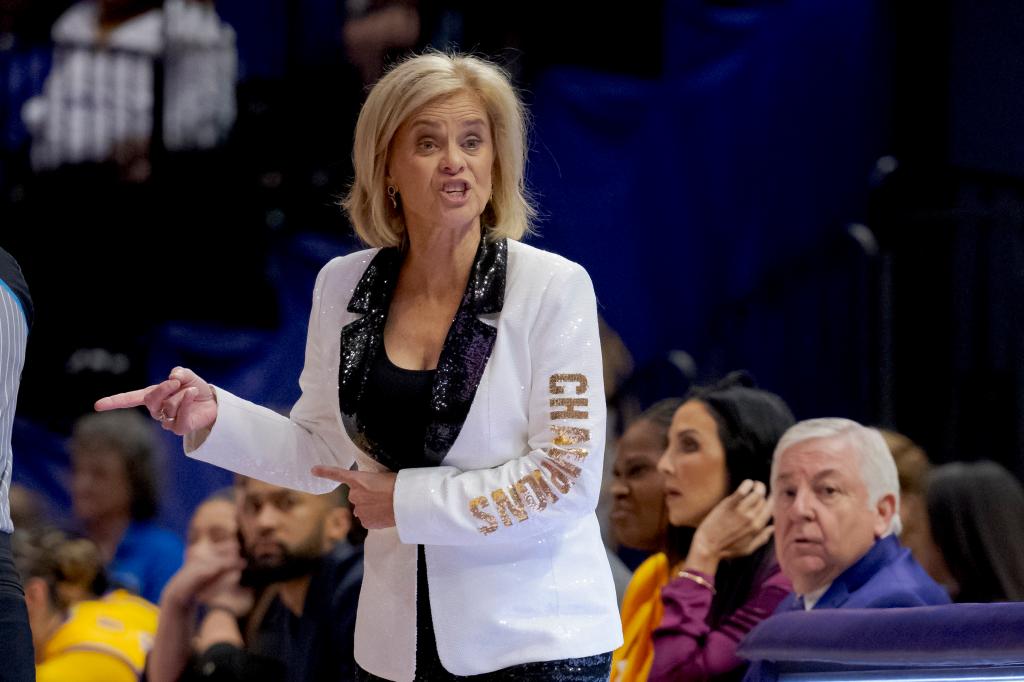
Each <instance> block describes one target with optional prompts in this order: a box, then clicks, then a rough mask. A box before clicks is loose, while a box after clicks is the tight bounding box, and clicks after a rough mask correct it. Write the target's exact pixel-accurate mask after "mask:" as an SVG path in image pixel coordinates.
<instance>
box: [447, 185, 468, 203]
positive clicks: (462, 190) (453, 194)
mask: <svg viewBox="0 0 1024 682" xmlns="http://www.w3.org/2000/svg"><path fill="white" fill-rule="evenodd" d="M468 191H469V184H468V183H465V182H446V183H444V187H442V188H441V192H442V193H443V194H444V195H446V196H448V197H450V198H452V199H461V198H462V197H464V196H466V193H467V192H468Z"/></svg>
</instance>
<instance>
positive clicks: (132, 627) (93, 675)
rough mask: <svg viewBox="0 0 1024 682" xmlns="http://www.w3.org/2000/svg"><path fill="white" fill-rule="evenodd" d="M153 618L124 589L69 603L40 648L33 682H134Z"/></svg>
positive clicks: (148, 642) (149, 645)
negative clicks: (62, 616)
mask: <svg viewBox="0 0 1024 682" xmlns="http://www.w3.org/2000/svg"><path fill="white" fill-rule="evenodd" d="M157 613H158V610H157V607H156V606H154V605H153V604H151V603H149V602H148V601H146V600H145V599H142V598H141V597H136V596H134V595H132V594H129V593H128V592H125V591H124V590H115V591H114V592H111V593H110V594H108V595H107V596H105V597H103V598H102V599H95V600H89V601H83V602H79V603H78V604H75V605H74V606H73V607H71V611H70V612H69V613H68V619H67V620H66V621H65V622H64V624H63V625H61V626H60V628H59V629H58V630H57V632H56V634H54V636H53V637H52V638H51V639H50V641H49V642H47V643H46V646H45V647H44V648H43V657H42V662H41V663H40V664H39V665H37V666H36V680H37V682H122V681H123V682H135V681H136V680H138V679H139V675H141V674H142V669H143V667H144V666H145V664H146V654H147V653H149V650H150V649H151V648H152V646H153V637H154V636H155V635H156V622H157Z"/></svg>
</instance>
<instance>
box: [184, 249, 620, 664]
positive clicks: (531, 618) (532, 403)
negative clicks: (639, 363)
mask: <svg viewBox="0 0 1024 682" xmlns="http://www.w3.org/2000/svg"><path fill="white" fill-rule="evenodd" d="M400 265H401V255H400V254H399V253H398V251H397V250H395V249H383V250H378V249H371V250H367V251H361V252H358V253H353V254H350V255H347V256H344V257H341V258H336V259H334V260H332V261H331V262H330V263H328V264H327V265H326V266H325V267H324V269H323V270H322V271H321V272H320V275H319V277H318V278H317V282H316V288H315V289H314V294H313V308H312V313H311V315H310V321H309V332H308V337H307V344H306V358H305V367H304V369H303V371H302V376H301V378H300V380H299V383H300V385H301V388H302V397H301V398H300V399H299V401H298V402H297V403H296V404H295V407H294V408H293V410H292V413H291V418H290V419H286V418H284V417H281V416H280V415H278V414H276V413H274V412H273V411H270V410H267V409H265V408H262V407H259V406H257V405H254V404H252V403H250V402H247V401H244V400H242V399H240V398H238V397H235V396H233V395H231V394H230V393H228V392H227V391H224V390H222V389H219V388H218V389H217V391H218V393H217V395H218V404H219V408H218V417H217V422H216V424H215V425H214V427H213V430H212V432H211V433H210V435H209V437H208V438H207V439H206V441H205V442H204V443H203V444H202V446H201V447H199V448H194V449H193V448H192V447H191V445H192V444H191V443H190V441H189V439H186V443H185V445H186V451H188V453H189V455H190V456H192V457H194V458H196V459H200V460H203V461H205V462H210V463H212V464H216V465H218V466H222V467H225V468H228V469H231V470H233V471H236V472H239V473H242V474H245V475H248V476H252V477H255V478H258V479H262V480H266V481H269V482H271V483H275V484H278V485H282V486H288V487H292V488H297V489H301V490H306V491H309V492H314V493H323V492H327V491H328V490H330V489H331V488H333V487H334V485H333V484H332V483H331V482H330V481H325V480H324V479H320V478H316V477H314V476H312V475H311V474H310V468H311V467H312V466H313V465H315V464H328V465H334V466H339V467H351V466H352V465H353V463H355V464H357V465H358V467H359V468H360V469H363V470H370V471H380V470H383V468H384V467H383V465H382V464H380V463H379V462H378V461H377V460H376V459H374V458H373V456H372V455H371V454H370V453H372V452H373V448H372V443H368V442H367V440H366V438H365V436H364V435H363V433H362V431H361V428H360V423H359V419H358V406H359V401H360V399H361V397H362V387H363V385H364V382H365V380H366V377H367V370H368V368H369V367H370V366H372V360H373V358H374V357H375V353H376V352H379V350H380V348H381V347H382V343H383V342H382V339H383V328H384V326H383V325H384V322H385V321H386V317H387V307H388V304H389V302H390V296H391V292H392V291H393V290H394V285H395V281H396V279H397V274H398V268H399V267H400ZM395 426H396V428H401V415H400V414H396V415H395ZM604 434H605V405H604V388H603V380H602V367H601V351H600V346H599V342H598V331H597V311H596V305H595V299H594V291H593V286H592V284H591V282H590V278H589V277H588V275H587V273H586V272H585V271H584V270H583V268H581V267H580V266H579V265H576V264H575V263H572V262H570V261H568V260H566V259H564V258H562V257H560V256H556V255H554V254H551V253H547V252H545V251H541V250H539V249H536V248H534V247H531V246H527V245H525V244H522V243H519V242H516V241H505V240H501V241H498V242H493V243H488V242H483V241H482V242H481V245H480V248H479V249H478V253H477V257H476V260H475V262H474V265H473V270H472V271H471V274H470V279H469V284H468V286H467V290H466V293H465V296H464V298H463V301H462V304H461V305H460V308H459V312H458V313H457V314H456V317H455V320H454V322H453V324H452V328H451V331H450V332H449V334H448V337H447V340H446V342H445V347H444V349H443V351H442V353H441V357H440V359H439V362H438V371H437V375H436V379H435V384H434V387H433V392H432V399H431V421H430V423H429V425H428V428H427V437H426V453H427V456H428V458H429V457H433V458H434V461H436V463H437V464H438V466H435V467H424V468H413V469H403V470H401V471H400V472H399V473H398V478H397V483H396V486H395V518H396V522H397V526H396V527H395V528H390V529H386V530H378V531H371V532H370V534H369V537H368V538H367V540H366V548H365V549H366V554H365V562H366V564H365V577H364V579H363V586H362V592H361V595H360V599H359V610H358V617H357V623H356V635H355V657H356V661H357V662H358V663H359V665H360V666H362V667H363V668H364V669H365V670H367V671H368V672H371V673H373V674H374V675H377V676H379V677H383V678H386V679H391V680H396V681H401V680H411V679H413V674H414V667H415V646H416V618H415V612H416V570H417V568H416V565H417V547H416V546H417V545H420V544H422V545H424V546H425V556H426V562H427V577H428V580H429V585H430V593H429V594H430V606H431V611H432V615H433V620H434V626H435V634H436V637H437V648H438V655H439V657H440V660H441V663H442V664H443V665H444V667H445V668H446V669H447V670H448V671H449V672H452V673H454V674H456V675H473V674H479V673H486V672H491V671H494V670H499V669H501V668H505V667H509V666H513V665H517V664H521V663H526V662H532V661H549V660H559V659H565V658H580V657H584V656H591V655H594V654H600V653H604V652H608V651H611V650H613V649H615V648H617V647H618V646H619V645H620V644H621V643H622V633H621V625H620V620H619V615H618V609H617V606H616V598H615V590H614V587H613V584H612V578H611V573H610V570H609V568H608V561H607V558H606V555H605V550H604V547H603V545H602V543H601V538H600V533H599V530H598V522H597V518H596V516H595V514H594V509H595V506H596V504H597V499H598V493H599V491H600V487H601V472H602V465H601V463H602V458H603V455H604Z"/></svg>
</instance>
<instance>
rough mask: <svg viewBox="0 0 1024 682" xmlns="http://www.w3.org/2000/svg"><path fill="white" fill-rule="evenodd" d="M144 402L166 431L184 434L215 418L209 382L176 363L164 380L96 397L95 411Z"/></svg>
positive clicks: (210, 422)
mask: <svg viewBox="0 0 1024 682" xmlns="http://www.w3.org/2000/svg"><path fill="white" fill-rule="evenodd" d="M140 405H144V406H145V407H146V409H147V410H149V415H150V416H151V417H153V419H156V420H157V421H158V422H160V425H161V426H162V427H163V428H165V429H166V430H168V431H172V432H174V433H176V434H177V435H179V436H184V435H186V434H188V433H192V432H193V431H198V430H201V429H209V428H211V427H213V423H214V422H215V421H217V396H216V394H215V393H214V392H213V388H212V387H211V386H210V384H208V383H206V382H205V381H203V379H202V378H201V377H200V376H199V375H198V374H196V373H195V372H193V371H192V370H190V369H186V368H185V367H175V368H174V369H173V370H171V373H170V375H169V376H168V377H167V379H166V380H165V381H162V382H160V383H159V384H154V385H152V386H149V387H147V388H140V389H138V390H136V391H128V392H127V393H118V394H117V395H111V396H107V397H106V398H100V399H99V400H97V401H96V405H95V408H96V411H97V412H104V411H106V410H120V409H124V408H126V407H139V406H140Z"/></svg>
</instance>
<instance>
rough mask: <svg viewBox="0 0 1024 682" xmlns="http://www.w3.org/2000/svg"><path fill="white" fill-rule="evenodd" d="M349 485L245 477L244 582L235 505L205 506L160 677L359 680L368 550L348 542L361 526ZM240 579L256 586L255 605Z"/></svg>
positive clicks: (176, 593) (157, 655) (169, 619)
mask: <svg viewBox="0 0 1024 682" xmlns="http://www.w3.org/2000/svg"><path fill="white" fill-rule="evenodd" d="M346 490H347V489H346V488H345V487H344V486H341V487H339V488H337V489H336V490H334V491H333V492H330V493H327V494H325V495H312V494H309V493H303V492H298V491H294V490H288V489H286V488H280V487H278V486H274V485H271V484H269V483H263V482H261V481H257V480H254V479H249V478H245V477H238V479H237V485H236V491H235V492H236V500H237V502H238V505H239V507H238V525H239V530H240V531H241V537H242V542H243V546H244V549H243V553H244V555H245V557H246V560H247V563H248V565H247V567H246V568H245V571H244V577H241V578H240V575H239V571H238V568H239V563H238V554H237V552H238V550H237V547H232V546H231V544H230V541H229V539H228V535H227V534H226V533H225V531H226V530H227V514H226V511H227V510H226V509H225V508H224V507H223V505H222V504H220V503H218V502H217V500H216V499H215V500H211V501H208V502H206V503H204V504H203V505H202V506H201V507H200V508H199V509H198V510H197V511H196V514H195V516H194V517H193V520H192V524H191V527H190V531H189V536H190V545H189V550H188V552H187V555H186V560H185V565H184V566H183V567H182V569H181V570H180V571H179V572H178V574H177V575H175V577H174V578H173V579H172V580H171V581H170V583H168V587H167V589H166V590H165V591H164V596H163V600H162V602H161V607H162V615H161V621H160V631H159V633H158V635H157V640H156V644H155V646H154V649H153V653H152V655H151V657H150V661H149V663H148V666H147V677H148V679H149V680H150V682H169V681H171V680H178V679H183V680H191V679H208V678H209V677H210V674H211V673H210V671H216V679H219V680H267V681H269V680H303V681H306V680H309V681H314V680H317V681H318V680H351V679H353V678H354V675H355V661H354V658H353V637H354V634H355V612H356V604H357V602H358V598H359V588H360V585H361V583H362V548H361V547H359V546H354V545H352V544H349V543H348V542H346V541H345V538H346V536H348V535H349V533H350V531H352V530H353V519H352V516H351V514H350V512H349V509H348V500H347V496H346ZM215 503H216V504H220V506H219V507H217V508H212V507H211V505H213V504H215ZM204 519H205V520H204ZM215 519H219V521H216V522H215ZM216 526H219V529H218V530H216V531H214V530H212V529H213V528H215V527H216ZM204 527H208V528H210V529H211V530H210V531H207V532H204V531H203V530H202V528H204ZM240 582H244V583H245V584H247V585H249V584H251V585H254V586H256V589H257V591H258V593H259V596H258V597H257V599H256V600H255V602H254V601H253V600H252V599H250V598H248V597H247V595H246V592H245V590H244V589H241V588H240ZM200 605H202V606H204V607H205V613H204V614H202V616H201V617H200V616H199V612H200V611H202V610H204V609H200V608H198V607H199V606H200ZM197 618H198V619H199V622H198V624H197V622H196V621H197ZM193 635H195V637H193Z"/></svg>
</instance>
